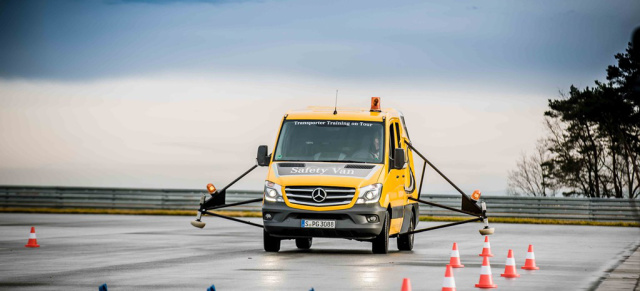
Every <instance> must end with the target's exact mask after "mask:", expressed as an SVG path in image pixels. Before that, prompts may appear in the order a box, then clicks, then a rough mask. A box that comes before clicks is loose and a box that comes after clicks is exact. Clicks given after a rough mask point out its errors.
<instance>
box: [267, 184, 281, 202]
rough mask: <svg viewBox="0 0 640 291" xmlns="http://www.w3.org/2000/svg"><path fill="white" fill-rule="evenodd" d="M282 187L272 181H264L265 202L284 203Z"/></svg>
mask: <svg viewBox="0 0 640 291" xmlns="http://www.w3.org/2000/svg"><path fill="white" fill-rule="evenodd" d="M281 190H282V186H280V185H278V184H276V183H273V182H271V181H264V200H266V201H269V202H284V199H283V198H282V192H281Z"/></svg>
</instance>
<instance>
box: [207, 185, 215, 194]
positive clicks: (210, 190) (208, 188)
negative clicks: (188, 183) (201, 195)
mask: <svg viewBox="0 0 640 291" xmlns="http://www.w3.org/2000/svg"><path fill="white" fill-rule="evenodd" d="M207 191H209V194H212V195H213V193H215V192H216V187H215V186H213V184H211V183H209V184H207Z"/></svg>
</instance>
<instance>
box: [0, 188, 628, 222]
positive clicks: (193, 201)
mask: <svg viewBox="0 0 640 291" xmlns="http://www.w3.org/2000/svg"><path fill="white" fill-rule="evenodd" d="M202 193H206V191H205V190H194V189H130V188H81V187H28V186H0V208H9V207H12V208H42V207H44V208H102V209H165V210H196V209H197V205H198V201H199V199H200V196H201V195H202ZM261 195H262V192H261V191H239V190H229V191H227V203H233V202H239V201H243V200H248V199H254V198H259V197H260V196H261ZM421 199H424V200H427V201H431V202H435V203H439V204H443V205H446V206H451V207H456V208H458V207H460V203H461V201H460V200H461V198H460V195H439V194H422V195H421ZM482 200H484V201H485V202H486V203H487V212H488V213H489V216H490V217H516V218H542V219H567V220H591V221H640V201H639V200H638V199H594V198H551V197H513V196H483V197H482ZM228 210H242V211H260V203H253V204H248V205H243V206H239V207H233V208H229V209H228ZM420 214H421V215H430V216H459V214H457V213H455V212H451V211H448V210H445V209H441V208H437V207H432V206H428V205H424V204H423V205H420Z"/></svg>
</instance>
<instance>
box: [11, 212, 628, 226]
mask: <svg viewBox="0 0 640 291" xmlns="http://www.w3.org/2000/svg"><path fill="white" fill-rule="evenodd" d="M0 212H5V213H61V214H121V215H177V216H191V215H193V216H195V215H196V213H197V211H196V210H165V209H94V208H17V207H15V208H14V207H4V208H0ZM213 212H214V213H218V214H221V215H226V216H233V217H261V216H262V214H261V213H260V212H256V211H213ZM468 219H469V218H468V217H457V216H421V217H420V221H443V222H445V221H446V222H453V221H463V220H468ZM489 222H495V223H521V224H563V225H591V226H624V227H640V223H639V222H628V221H588V220H566V219H540V218H516V217H490V218H489ZM478 223H480V222H478Z"/></svg>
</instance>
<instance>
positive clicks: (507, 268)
mask: <svg viewBox="0 0 640 291" xmlns="http://www.w3.org/2000/svg"><path fill="white" fill-rule="evenodd" d="M500 276H501V277H505V278H518V277H520V274H518V272H516V260H515V259H514V258H513V251H512V250H509V254H508V255H507V262H506V263H504V273H503V274H500Z"/></svg>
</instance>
